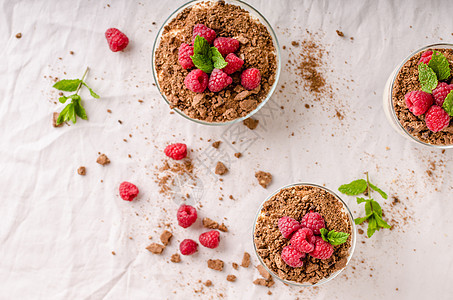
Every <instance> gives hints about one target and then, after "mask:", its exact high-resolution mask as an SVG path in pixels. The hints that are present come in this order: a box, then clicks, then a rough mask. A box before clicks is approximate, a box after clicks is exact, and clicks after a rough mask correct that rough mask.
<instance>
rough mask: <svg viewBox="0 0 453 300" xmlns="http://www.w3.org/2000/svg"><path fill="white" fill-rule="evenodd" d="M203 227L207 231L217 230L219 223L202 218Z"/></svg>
mask: <svg viewBox="0 0 453 300" xmlns="http://www.w3.org/2000/svg"><path fill="white" fill-rule="evenodd" d="M203 226H204V227H206V228H209V229H218V228H219V223H217V222H216V221H213V220H211V219H209V218H204V219H203Z"/></svg>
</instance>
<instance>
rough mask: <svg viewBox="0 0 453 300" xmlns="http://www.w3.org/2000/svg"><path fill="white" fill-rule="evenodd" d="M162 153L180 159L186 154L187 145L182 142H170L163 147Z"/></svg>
mask: <svg viewBox="0 0 453 300" xmlns="http://www.w3.org/2000/svg"><path fill="white" fill-rule="evenodd" d="M164 153H165V155H167V156H168V157H170V158H173V159H174V160H181V159H183V158H184V157H186V156H187V146H186V144H182V143H176V144H171V145H168V146H167V147H165V149H164Z"/></svg>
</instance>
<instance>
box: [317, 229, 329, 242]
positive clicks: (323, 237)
mask: <svg viewBox="0 0 453 300" xmlns="http://www.w3.org/2000/svg"><path fill="white" fill-rule="evenodd" d="M319 232H320V233H321V237H322V239H323V240H324V241H326V242H328V241H329V240H328V239H327V234H328V233H329V231H328V230H327V229H325V228H321V229H320V230H319Z"/></svg>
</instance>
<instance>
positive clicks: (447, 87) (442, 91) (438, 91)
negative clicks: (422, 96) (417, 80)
mask: <svg viewBox="0 0 453 300" xmlns="http://www.w3.org/2000/svg"><path fill="white" fill-rule="evenodd" d="M452 90H453V84H446V83H445V82H439V84H438V85H437V87H436V88H435V89H434V90H433V97H434V101H435V102H436V104H437V105H439V106H440V107H442V105H443V104H444V101H445V98H446V97H447V95H448V94H449V93H450V92H451V91H452Z"/></svg>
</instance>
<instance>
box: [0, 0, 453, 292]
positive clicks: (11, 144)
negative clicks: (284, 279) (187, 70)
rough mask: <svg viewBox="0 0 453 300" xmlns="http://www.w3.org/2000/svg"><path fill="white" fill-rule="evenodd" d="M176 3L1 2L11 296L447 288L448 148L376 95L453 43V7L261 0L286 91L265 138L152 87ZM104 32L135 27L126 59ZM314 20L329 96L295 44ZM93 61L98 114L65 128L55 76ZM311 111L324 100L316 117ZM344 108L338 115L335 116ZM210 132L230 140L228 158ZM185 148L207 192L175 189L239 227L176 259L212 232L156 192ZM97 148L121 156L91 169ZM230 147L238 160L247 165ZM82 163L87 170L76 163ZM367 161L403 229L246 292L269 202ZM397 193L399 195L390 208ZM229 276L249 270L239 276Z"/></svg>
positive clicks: (2, 216)
mask: <svg viewBox="0 0 453 300" xmlns="http://www.w3.org/2000/svg"><path fill="white" fill-rule="evenodd" d="M182 3H183V1H181V0H177V1H111V2H109V1H5V0H3V1H0V6H1V13H0V14H1V17H0V31H1V35H0V42H1V44H2V45H3V47H2V50H1V56H0V81H1V85H0V97H1V100H0V137H1V143H0V178H1V179H0V191H1V198H2V201H1V203H2V205H1V209H0V257H1V259H0V282H1V283H0V299H185V298H187V297H189V298H196V297H202V298H218V297H220V296H219V295H220V294H222V295H223V296H224V297H225V298H231V299H239V298H241V299H258V298H264V299H267V298H275V299H288V298H296V297H299V299H364V298H367V299H423V298H426V297H428V298H430V299H431V298H437V299H447V298H449V297H451V289H450V286H449V284H450V281H451V274H452V263H453V258H452V256H451V253H452V250H453V247H452V246H453V238H452V235H451V229H452V226H453V224H452V218H451V212H452V211H453V201H452V200H453V196H452V179H453V177H452V172H451V170H452V168H451V165H452V164H453V162H452V158H453V151H448V150H447V151H445V153H442V152H441V151H437V150H433V149H431V148H427V147H421V146H418V145H416V144H414V143H413V142H410V141H409V140H406V139H404V138H403V137H402V136H400V135H399V134H398V133H396V132H395V131H394V130H393V129H392V128H391V127H390V125H389V123H388V122H387V120H386V118H385V115H384V113H383V110H382V93H383V87H384V84H385V81H386V80H387V77H388V75H389V74H390V73H391V71H392V70H393V69H394V68H395V66H396V65H397V64H399V63H400V62H401V60H402V59H403V58H405V57H406V56H407V55H409V53H411V52H412V51H414V50H416V49H418V48H420V47H422V46H425V45H428V44H431V43H437V42H441V41H443V42H451V41H452V40H453V36H452V32H453V27H452V25H453V24H452V21H451V11H452V10H453V2H451V1H447V0H445V1H430V2H429V3H428V2H426V1H371V0H370V1H358V0H357V1H314V0H313V1H309V0H306V1H289V0H288V1H279V2H276V1H258V0H251V1H249V3H250V4H252V6H254V7H256V8H257V9H258V10H259V11H260V12H262V14H263V15H264V16H266V17H267V18H268V20H269V22H270V23H271V24H272V25H273V26H274V29H275V30H276V33H277V35H278V38H279V42H280V45H285V46H286V50H282V66H283V68H282V75H281V77H280V81H279V86H282V85H284V86H285V88H284V89H282V91H281V92H279V91H278V90H279V89H280V88H279V89H278V90H277V92H276V93H275V94H274V96H273V97H272V99H271V101H270V102H269V103H268V104H267V105H266V106H265V107H264V108H263V110H262V111H260V112H259V113H258V114H257V115H256V118H257V119H259V120H260V123H259V126H258V128H257V129H256V130H255V131H250V130H248V129H247V128H245V127H244V126H243V125H242V124H236V125H233V126H231V127H207V126H201V125H197V124H195V123H193V122H190V121H188V120H185V119H183V118H182V117H180V116H179V115H177V114H170V113H169V112H170V110H169V108H168V107H167V105H166V104H165V103H164V102H163V100H162V98H161V97H160V95H159V93H158V91H157V89H156V87H154V86H153V85H152V83H153V77H152V72H151V64H150V59H151V51H152V46H153V42H154V37H155V35H156V34H157V31H158V29H159V26H160V25H161V24H162V23H163V21H164V20H165V19H166V18H167V16H168V15H170V13H171V12H173V11H174V10H175V9H176V8H177V7H179V5H181V4H182ZM107 4H109V6H108V5H107ZM152 22H155V25H153V23H152ZM109 27H117V28H120V29H121V30H122V31H124V32H125V33H126V34H127V35H128V37H129V39H130V41H131V42H130V45H129V47H128V48H127V51H125V52H123V53H113V52H111V51H110V50H109V49H108V47H107V44H106V41H105V39H104V32H105V30H106V29H107V28H109ZM337 29H339V30H341V31H343V32H344V33H345V35H346V36H345V38H340V37H339V36H337V34H336V32H335V30H337ZM306 30H308V31H310V32H311V33H312V34H316V37H314V38H315V39H316V41H317V43H318V44H319V45H322V46H323V47H324V48H325V49H326V51H328V52H329V54H328V55H327V56H325V57H324V60H325V61H326V63H327V65H326V66H325V68H326V74H327V75H325V76H326V78H327V80H328V82H329V84H331V86H332V88H333V90H334V97H333V99H328V98H324V97H323V96H321V97H315V96H314V95H312V94H310V93H308V92H305V91H303V88H301V87H300V85H301V81H300V78H299V77H298V75H296V74H295V71H294V67H293V65H294V64H297V55H291V57H290V53H291V52H294V53H296V54H297V53H299V52H300V51H301V49H297V48H295V47H292V46H291V41H300V40H304V39H307V38H309V37H310V35H309V34H308V33H307V32H306ZM18 32H21V33H22V38H21V39H17V38H16V37H15V35H16V34H17V33H18ZM351 36H352V37H354V40H350V39H349V38H350V37H351ZM312 38H313V37H312ZM69 51H74V53H75V54H74V55H70V54H69ZM60 58H61V59H60ZM289 59H290V60H291V63H288V60H289ZM86 66H89V67H90V68H91V71H90V73H89V74H88V77H87V82H88V84H89V85H90V86H91V87H92V88H93V89H94V90H95V91H96V92H97V93H98V94H99V95H101V99H99V100H95V99H92V98H90V96H89V94H88V92H87V90H83V91H82V93H81V95H82V98H83V100H84V105H85V108H86V110H87V114H88V118H89V121H83V120H79V121H78V122H77V124H76V125H72V124H71V126H64V127H63V128H53V127H52V126H51V114H52V112H54V111H60V110H61V109H62V108H63V105H62V104H59V103H58V102H57V99H58V92H57V91H56V90H54V89H52V84H53V81H52V79H50V78H49V76H52V77H58V78H77V77H80V76H81V75H82V73H83V71H84V70H85V67H86ZM296 80H297V81H298V83H296V82H295V81H296ZM297 86H299V88H297ZM315 98H320V99H318V100H315ZM139 99H140V100H143V101H144V102H143V103H139V102H138V100H139ZM54 102H57V104H55V103H54ZM307 103H308V104H313V107H312V108H310V109H306V108H305V107H304V105H305V104H307ZM280 106H284V109H283V110H282V109H280V108H279V107H280ZM107 109H111V110H112V113H111V114H109V113H107V112H106V111H107ZM338 109H340V111H341V113H342V114H343V115H344V119H343V120H342V121H340V120H339V119H338V118H337V117H335V113H336V110H338ZM118 120H121V121H122V125H121V124H119V122H118ZM292 133H294V135H292ZM129 134H130V135H131V136H132V137H130V136H129ZM201 138H202V139H201ZM123 139H127V142H124V141H123ZM208 139H211V140H212V141H214V140H222V141H223V143H222V145H221V147H220V148H219V150H218V151H217V152H216V151H212V149H213V148H212V147H211V146H210V143H209V142H208V141H207V140H208ZM177 141H178V142H180V141H182V142H185V143H187V144H188V145H189V147H190V149H193V150H194V151H193V152H192V153H190V156H191V157H192V159H193V160H194V164H195V172H196V174H197V176H198V184H197V187H196V189H195V190H194V188H193V187H191V186H190V185H187V184H185V183H184V181H183V183H182V184H181V189H182V190H187V191H189V192H190V193H194V194H196V196H195V197H192V198H191V199H190V200H189V202H191V203H193V202H197V204H198V205H200V204H201V205H202V206H203V207H202V208H201V209H200V210H199V215H200V217H201V218H202V217H205V216H208V217H210V218H212V219H214V220H218V221H221V222H225V224H226V225H227V226H228V227H229V230H230V232H229V233H222V234H221V239H222V240H221V244H220V247H219V248H217V249H215V250H209V249H206V248H202V249H200V251H199V253H198V254H197V255H194V256H192V257H183V258H182V262H181V263H179V264H173V263H171V262H169V259H170V256H171V254H173V253H176V252H177V251H178V250H177V249H178V244H179V241H181V240H183V239H184V238H193V239H197V238H198V235H199V234H200V233H201V232H202V231H203V229H202V228H201V225H200V224H198V225H196V226H195V227H194V228H190V229H182V228H180V227H178V226H177V225H176V222H175V211H176V209H177V207H178V206H179V204H180V200H178V199H177V198H176V197H175V198H174V199H173V200H170V199H167V198H166V197H164V196H163V195H161V194H159V193H158V186H157V184H156V183H155V179H156V177H155V175H154V173H155V168H156V166H157V167H158V166H160V165H161V164H162V160H163V159H164V156H163V152H162V149H163V148H164V146H165V145H166V144H168V143H169V142H177ZM232 141H237V143H236V144H232ZM98 152H101V153H105V154H107V156H108V157H109V158H110V160H111V161H112V163H111V164H110V165H108V166H104V167H102V166H100V165H98V164H96V162H95V161H96V158H97V156H98ZM235 152H242V153H243V157H241V158H240V159H236V158H235V157H234V156H233V154H234V153H235ZM128 154H130V155H131V156H132V158H129V157H128ZM218 160H222V161H224V162H226V164H227V165H228V167H229V169H230V172H229V173H228V174H227V175H226V176H224V181H223V182H219V180H218V178H217V177H216V176H215V175H213V174H212V170H213V168H214V166H215V163H216V162H217V161H218ZM81 165H84V166H86V167H87V175H86V176H79V175H77V173H76V170H77V168H78V167H79V166H81ZM257 170H264V171H269V172H271V173H272V174H273V176H274V180H273V182H272V184H271V185H270V186H269V187H268V188H267V189H263V188H262V187H260V186H259V185H258V184H257V182H256V179H255V178H254V173H255V171H257ZM428 170H429V171H430V172H432V174H431V176H429V175H428V173H429V172H427V171H428ZM365 171H369V172H370V175H371V179H372V181H373V182H374V183H375V184H376V185H378V186H380V187H382V188H383V189H384V190H386V191H387V192H388V193H389V195H390V196H391V197H390V198H389V199H388V200H382V199H379V198H377V199H379V201H380V203H381V204H382V207H383V209H384V211H385V217H386V218H387V220H389V222H390V223H392V224H394V225H395V228H394V230H392V231H390V230H383V231H380V232H378V233H376V234H375V236H373V238H372V239H371V240H370V239H368V238H365V236H364V235H359V236H358V241H357V247H356V252H355V254H354V257H353V259H352V260H351V262H350V265H349V266H348V267H347V268H346V270H345V271H344V272H343V273H342V274H341V275H340V276H339V277H337V278H336V279H335V280H333V281H332V282H330V283H328V284H326V285H324V286H321V287H319V288H315V289H310V288H305V289H301V288H294V287H288V286H285V285H283V284H282V283H279V282H277V283H276V284H275V286H274V287H272V288H271V289H270V290H271V291H272V293H273V295H272V296H268V295H267V290H268V289H267V288H265V287H262V286H255V285H253V284H252V281H253V280H254V279H256V278H259V274H258V272H257V270H256V269H255V268H253V266H251V267H250V268H249V269H244V268H240V269H239V270H238V271H236V270H233V268H232V266H231V263H232V262H238V263H240V261H241V259H242V254H243V252H244V251H248V252H249V253H251V254H252V263H253V265H256V264H257V263H258V261H257V259H256V257H255V256H254V253H253V245H252V239H251V228H252V225H253V220H254V217H255V213H256V210H257V208H258V206H259V205H260V203H261V202H262V201H263V200H264V199H265V198H266V196H267V195H269V194H270V193H271V192H273V191H274V190H276V189H278V188H279V187H281V186H283V185H286V184H289V183H293V182H312V183H318V184H325V185H326V186H327V187H329V188H331V189H334V190H336V189H337V188H338V186H339V185H341V184H343V183H346V182H349V181H352V180H353V179H356V178H358V177H361V176H362V177H363V172H365ZM124 180H128V181H131V182H134V183H136V184H137V186H138V187H139V189H140V197H139V199H138V200H137V201H134V202H132V203H129V202H125V201H122V200H121V199H120V198H119V197H118V193H117V188H118V185H119V183H120V182H122V181H124ZM220 187H222V189H223V190H220ZM181 193H182V192H181ZM230 194H231V195H233V196H234V199H235V200H231V199H229V198H228V196H229V195H230ZM221 196H223V198H224V200H223V201H220V200H218V198H219V197H221ZM392 196H395V197H398V199H399V200H400V201H401V203H399V204H397V205H395V206H394V208H391V205H390V203H391V202H392ZM376 197H378V196H376ZM344 200H345V201H346V202H347V203H348V204H349V205H350V208H351V209H352V211H353V212H354V215H355V216H356V217H357V216H361V215H362V214H363V213H364V211H363V207H362V206H359V205H357V204H356V203H355V199H354V198H353V197H344ZM392 220H393V222H391V221H392ZM165 223H171V224H172V225H171V231H172V232H173V233H174V235H175V236H174V238H173V240H172V243H171V244H170V246H168V247H167V249H165V251H164V253H163V254H162V255H160V256H159V255H153V254H151V253H149V252H148V251H147V250H145V247H146V246H147V245H148V244H149V243H150V242H151V241H159V235H160V233H161V232H162V230H163V227H161V228H159V227H158V226H163V224H165ZM149 236H152V240H151V241H150V240H149V239H148V237H149ZM130 237H131V238H132V239H130ZM112 251H115V253H116V255H112V253H111V252H112ZM209 258H219V259H222V260H224V261H225V263H226V266H225V269H224V270H223V271H222V272H217V271H214V270H210V269H207V267H206V260H207V259H209ZM228 274H234V275H236V276H237V277H238V280H237V281H236V282H235V283H231V282H227V281H226V276H227V275H228ZM207 279H210V280H211V281H212V282H213V286H212V287H209V288H206V287H205V288H204V289H203V291H202V293H195V292H194V290H198V289H200V288H201V286H202V285H201V284H200V283H199V282H198V280H202V281H206V280H207Z"/></svg>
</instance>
